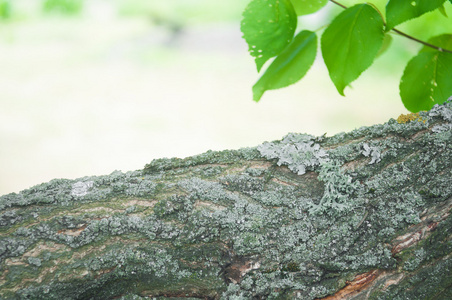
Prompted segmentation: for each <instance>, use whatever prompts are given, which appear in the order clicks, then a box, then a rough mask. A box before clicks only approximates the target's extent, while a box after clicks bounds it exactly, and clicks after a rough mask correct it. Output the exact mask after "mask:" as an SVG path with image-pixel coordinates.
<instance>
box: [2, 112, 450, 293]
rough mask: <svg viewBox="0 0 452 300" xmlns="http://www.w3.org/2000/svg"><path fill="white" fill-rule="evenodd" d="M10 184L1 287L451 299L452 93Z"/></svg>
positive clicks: (15, 290)
mask: <svg viewBox="0 0 452 300" xmlns="http://www.w3.org/2000/svg"><path fill="white" fill-rule="evenodd" d="M399 121H400V123H399V122H397V121H395V120H390V121H389V122H388V123H386V124H383V125H375V126H372V127H369V128H360V129H358V130H355V131H353V132H350V133H347V134H338V135H335V136H333V137H317V138H315V137H313V136H310V135H304V134H289V135H288V136H286V137H285V138H284V139H283V140H281V141H276V142H271V143H264V144H262V145H260V146H258V147H255V148H247V149H240V150H232V151H221V152H211V151H210V152H207V153H205V154H201V155H198V156H194V157H190V158H186V159H158V160H154V161H152V162H151V163H150V164H148V165H146V166H145V168H144V169H143V170H138V171H134V172H128V173H122V172H114V173H112V174H110V175H107V176H99V177H84V178H80V179H77V180H66V179H56V180H52V181H50V182H49V183H44V184H41V185H38V186H35V187H32V188H30V189H28V190H24V191H22V192H20V193H18V194H14V193H13V194H9V195H5V196H2V197H0V298H1V299H59V300H62V299H144V298H146V297H154V298H157V299H159V298H172V299H175V298H179V297H185V298H201V299H319V298H323V299H452V275H451V274H452V258H451V253H452V241H451V232H452V230H451V228H452V218H451V215H450V213H451V207H452V181H451V178H452V177H451V175H452V163H451V158H452V145H451V140H452V133H451V132H452V131H451V127H452V103H446V104H445V105H442V106H436V107H435V108H434V109H433V110H431V111H430V112H424V113H421V114H420V115H419V116H416V115H411V116H407V117H405V118H401V119H400V120H399Z"/></svg>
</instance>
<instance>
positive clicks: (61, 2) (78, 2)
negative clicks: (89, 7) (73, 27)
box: [42, 0, 84, 15]
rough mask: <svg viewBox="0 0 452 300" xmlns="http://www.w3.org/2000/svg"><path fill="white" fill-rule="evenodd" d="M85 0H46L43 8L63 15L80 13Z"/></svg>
mask: <svg viewBox="0 0 452 300" xmlns="http://www.w3.org/2000/svg"><path fill="white" fill-rule="evenodd" d="M83 2H84V0H45V1H44V2H43V6H42V9H43V10H44V12H46V13H49V12H50V13H60V14H63V15H76V14H79V13H80V12H81V10H82V8H83Z"/></svg>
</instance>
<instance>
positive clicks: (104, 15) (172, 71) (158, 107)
mask: <svg viewBox="0 0 452 300" xmlns="http://www.w3.org/2000/svg"><path fill="white" fill-rule="evenodd" d="M356 2H357V1H342V3H344V4H347V5H351V4H353V3H356ZM376 2H377V4H378V5H379V7H380V8H381V9H382V10H384V2H385V1H376ZM247 3H248V0H228V1H212V0H165V1H162V0H85V1H83V0H0V195H2V194H6V193H10V192H18V191H20V190H22V189H25V188H28V187H30V186H32V185H35V184H39V183H41V182H45V181H48V180H50V179H53V178H77V177H82V176H86V175H102V174H109V173H111V172H112V171H114V170H122V171H129V170H136V169H140V168H142V167H143V166H144V165H145V164H146V163H148V162H150V161H151V160H152V159H154V158H160V157H186V156H190V155H195V154H199V153H202V152H205V151H207V150H209V149H212V150H223V149H237V148H241V147H249V146H256V145H258V144H260V143H262V142H264V141H270V140H276V139H280V138H281V137H283V136H284V135H285V134H287V133H289V132H303V133H309V134H313V135H322V134H324V133H326V134H327V135H333V134H335V133H338V132H341V131H350V130H352V129H354V128H357V127H361V126H369V125H373V124H376V123H382V122H385V121H387V120H388V119H389V118H397V116H398V115H399V114H401V113H406V112H407V111H406V110H405V108H404V107H403V104H402V103H401V101H400V98H399V96H398V84H399V79H400V77H401V75H402V73H403V69H404V66H405V64H406V63H407V61H408V60H409V59H410V58H411V57H412V56H413V55H414V54H415V53H416V52H417V51H418V50H419V48H420V45H418V44H416V43H414V42H412V41H409V40H407V39H404V38H401V37H397V36H395V37H394V40H393V45H392V47H391V48H390V50H389V51H388V53H386V54H385V55H383V56H382V57H380V58H379V59H378V60H377V61H376V62H375V64H374V66H373V67H372V68H371V69H369V70H368V71H366V72H365V73H363V75H362V77H361V78H359V79H358V80H357V81H356V82H354V83H353V84H352V88H348V89H346V91H345V92H346V97H342V96H340V95H339V94H338V93H337V92H336V90H335V88H334V85H333V84H332V83H331V81H330V80H329V78H328V72H327V70H326V67H325V66H324V64H323V61H322V59H321V57H320V55H319V56H318V59H317V61H316V62H315V64H314V66H313V68H312V69H311V70H310V71H309V72H308V74H307V75H306V77H305V78H304V79H303V80H302V81H301V82H300V83H298V84H295V85H292V86H290V87H289V88H285V89H282V90H278V91H270V92H267V93H266V94H265V95H264V96H263V98H262V100H261V101H260V102H259V103H255V102H253V101H252V93H251V87H252V85H253V84H254V83H255V82H256V80H257V79H258V74H257V72H256V69H255V65H254V62H253V60H252V58H251V57H250V56H249V55H248V52H247V45H246V43H245V41H244V40H243V39H242V38H241V36H242V34H241V32H240V19H241V13H242V11H243V9H244V8H245V6H246V5H247ZM450 6H451V5H448V7H446V10H447V12H448V14H449V15H452V11H451V10H450ZM340 11H341V9H340V8H338V7H335V6H334V5H333V4H331V3H330V4H328V6H327V7H326V8H324V9H323V10H322V11H321V12H320V13H318V14H316V15H313V16H307V17H303V18H300V19H299V22H300V26H303V28H308V29H311V30H316V29H318V28H320V27H322V26H323V25H325V24H327V22H328V16H331V15H335V14H338V13H339V12H340ZM437 20H440V21H441V20H443V21H441V22H442V23H441V22H439V25H435V26H430V27H428V28H429V29H428V30H427V29H426V28H427V27H426V26H425V25H426V24H427V23H428V24H437V23H438V22H436V21H437ZM435 22H436V23H435ZM447 22H449V23H451V22H450V19H447V18H445V17H444V16H443V15H441V14H439V13H429V14H427V15H426V16H425V17H424V18H422V20H418V21H416V22H407V23H406V24H404V25H403V26H400V27H399V28H400V29H403V30H405V31H407V32H409V33H411V34H413V35H416V36H417V37H419V38H426V37H428V36H430V35H431V34H432V33H441V32H447V31H449V32H450V31H451V26H452V24H449V25H451V26H449V25H447ZM444 24H446V25H447V26H446V25H444Z"/></svg>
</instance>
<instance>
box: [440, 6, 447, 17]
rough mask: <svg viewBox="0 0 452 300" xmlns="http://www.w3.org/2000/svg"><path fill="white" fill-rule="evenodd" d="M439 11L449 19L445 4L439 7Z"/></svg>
mask: <svg viewBox="0 0 452 300" xmlns="http://www.w3.org/2000/svg"><path fill="white" fill-rule="evenodd" d="M438 10H439V12H440V13H441V14H442V15H443V16H445V17H446V18H448V16H447V12H446V9H445V8H444V4H443V5H441V6H440V7H438Z"/></svg>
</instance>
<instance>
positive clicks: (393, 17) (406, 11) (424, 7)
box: [386, 0, 446, 31]
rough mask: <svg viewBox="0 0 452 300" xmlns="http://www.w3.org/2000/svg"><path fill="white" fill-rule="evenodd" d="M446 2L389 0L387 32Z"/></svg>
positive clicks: (442, 0)
mask: <svg viewBox="0 0 452 300" xmlns="http://www.w3.org/2000/svg"><path fill="white" fill-rule="evenodd" d="M445 1H446V0H389V1H388V4H387V5H386V20H387V24H386V31H389V30H391V29H392V28H394V27H395V26H397V25H398V24H400V23H403V22H405V21H408V20H411V19H413V18H417V17H419V16H421V15H423V14H425V13H426V12H429V11H432V10H434V9H437V8H438V7H441V6H442V5H443V3H444V2H445Z"/></svg>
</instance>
